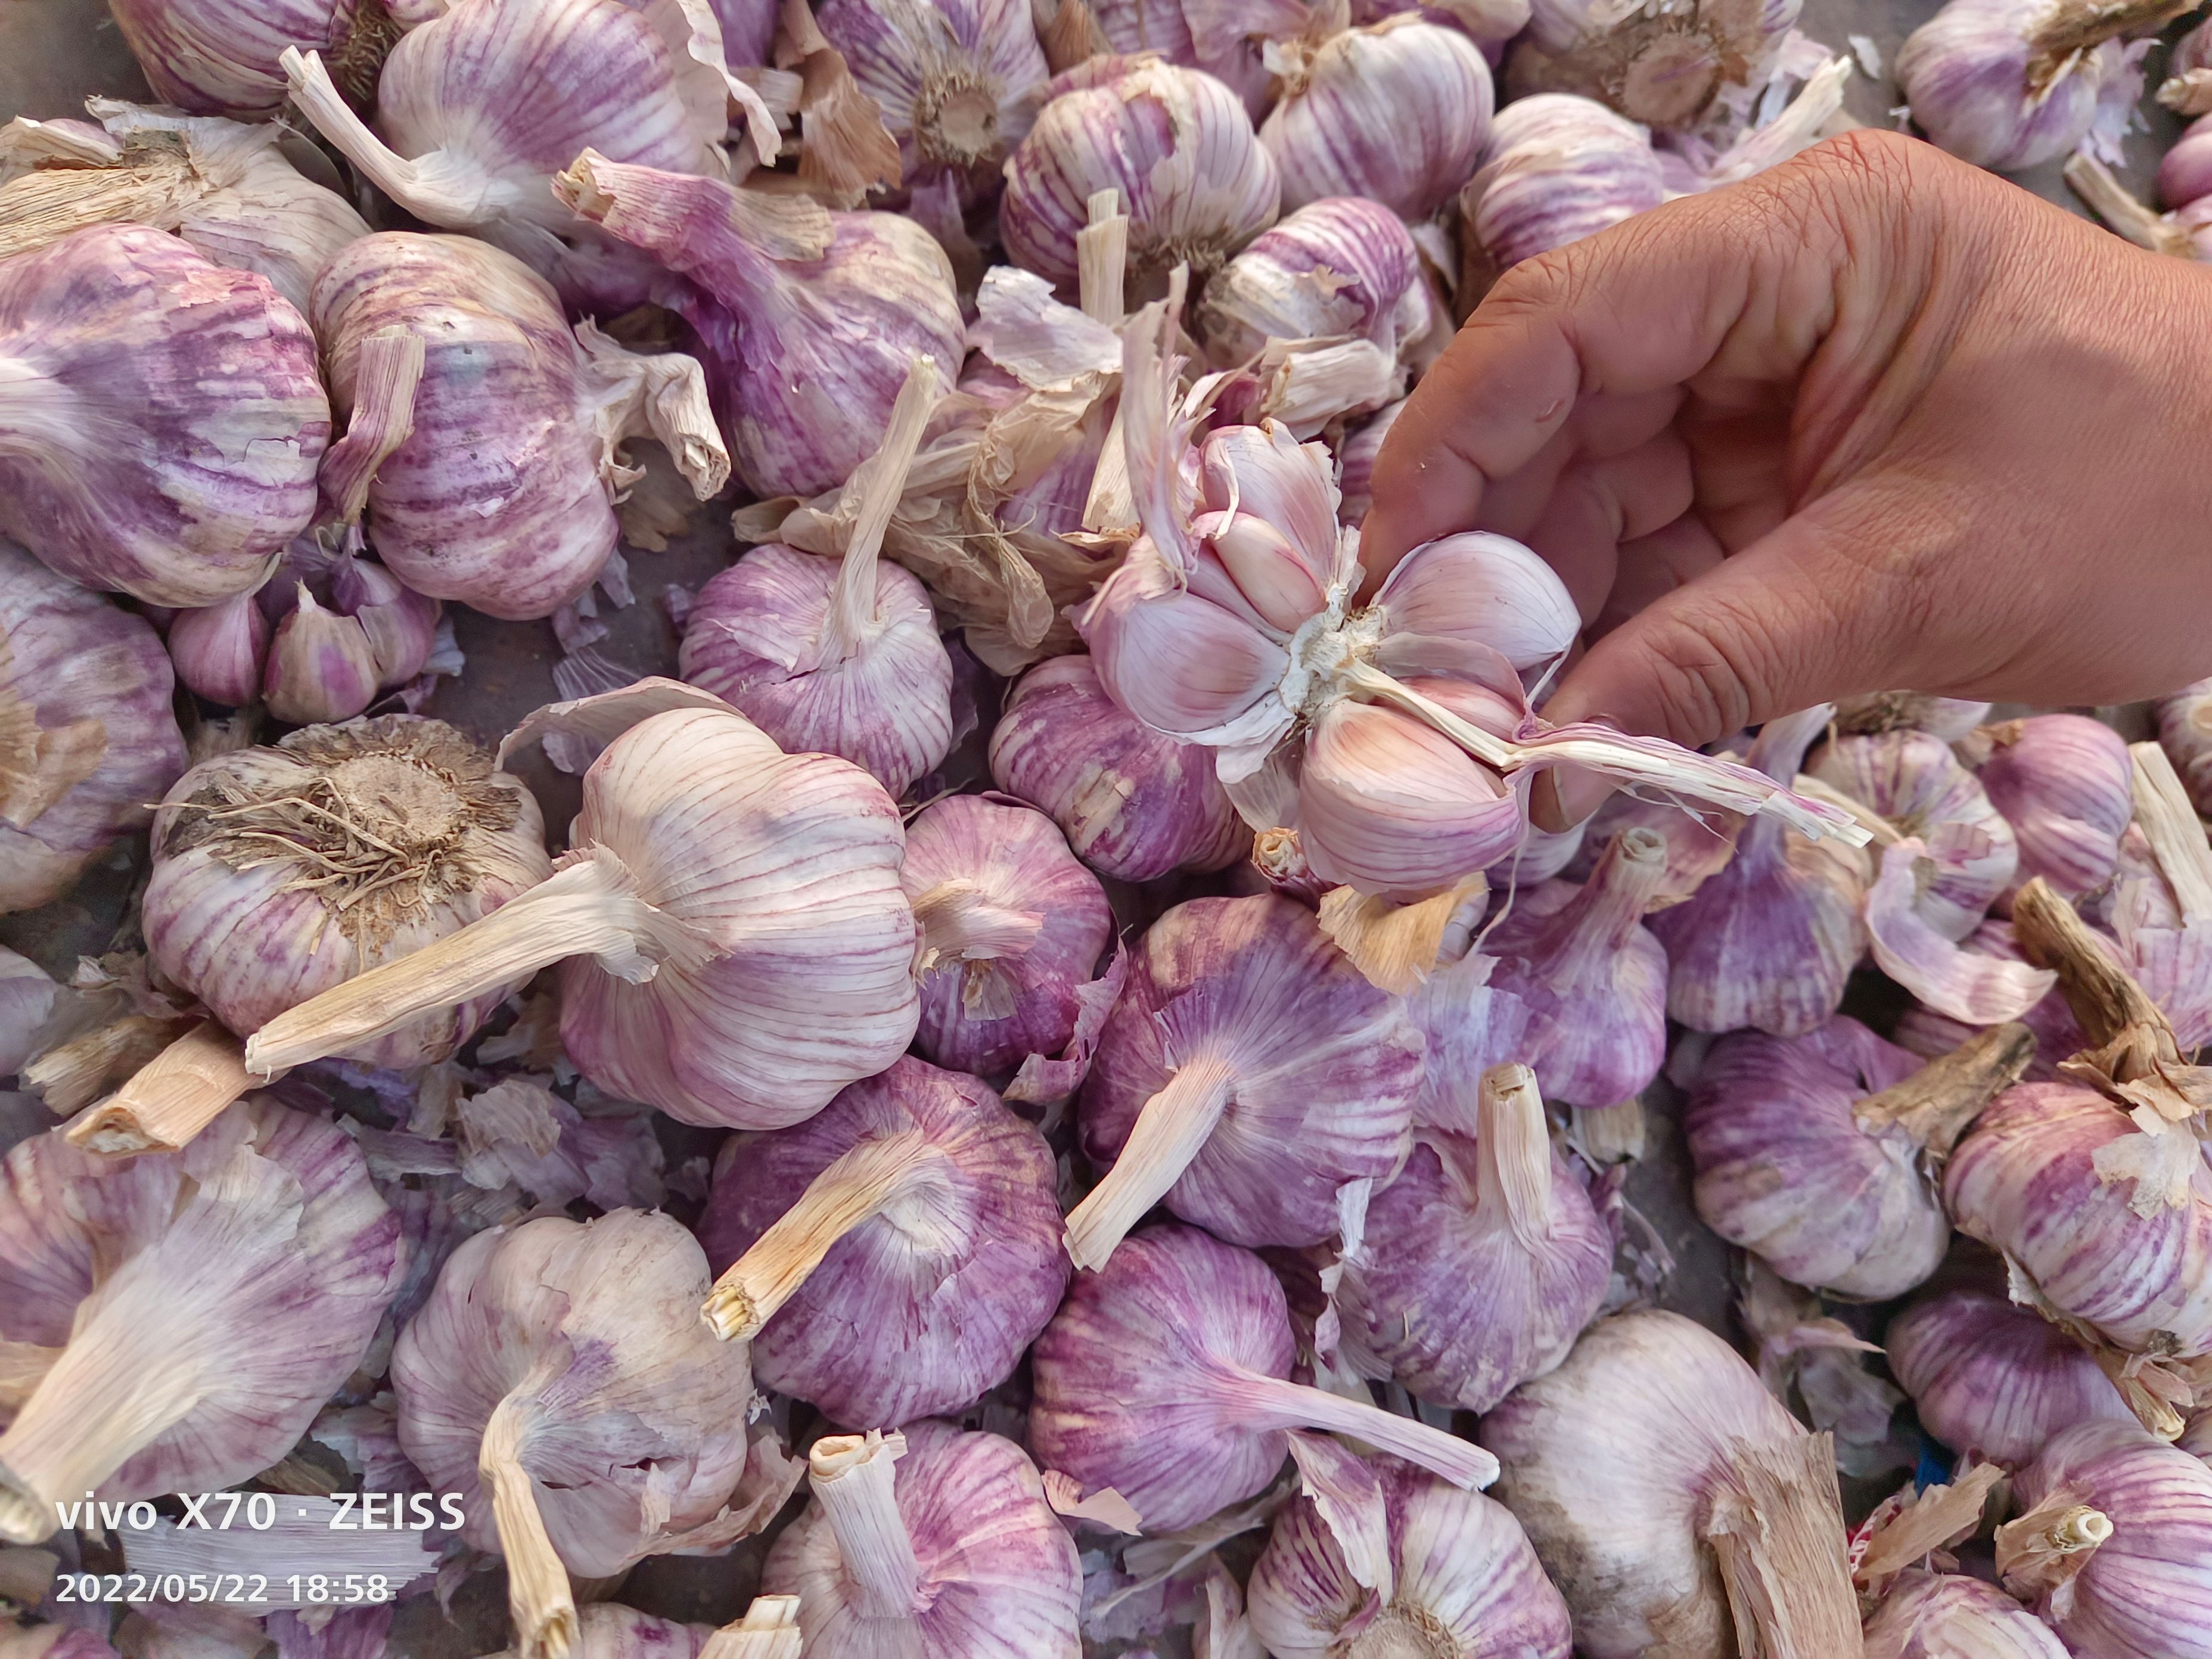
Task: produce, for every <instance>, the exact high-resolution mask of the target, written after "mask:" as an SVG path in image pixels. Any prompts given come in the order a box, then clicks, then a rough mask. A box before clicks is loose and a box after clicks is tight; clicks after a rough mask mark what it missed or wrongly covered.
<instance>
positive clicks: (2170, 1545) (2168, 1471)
mask: <svg viewBox="0 0 2212 1659" xmlns="http://www.w3.org/2000/svg"><path fill="white" fill-rule="evenodd" d="M2013 1502H2014V1505H2015V1508H2016V1509H2017V1510H2019V1511H2020V1513H2019V1514H2018V1515H2017V1516H2016V1517H2015V1519H2014V1520H2012V1521H2010V1522H2007V1523H2006V1524H2005V1525H2004V1526H2002V1527H2000V1528H1997V1571H1998V1572H1999V1574H2001V1575H2002V1577H2003V1579H2004V1583H2005V1588H2006V1589H2009V1590H2011V1591H2012V1592H2013V1594H2014V1595H2018V1596H2021V1597H2022V1598H2023V1599H2027V1600H2030V1601H2033V1605H2034V1607H2035V1609H2036V1611H2037V1612H2039V1613H2041V1614H2042V1615H2043V1618H2044V1620H2045V1623H2047V1624H2048V1625H2050V1626H2051V1628H2052V1629H2054V1630H2056V1631H2057V1632H2058V1634H2059V1636H2060V1637H2061V1638H2063V1640H2064V1642H2065V1644H2066V1649H2067V1651H2068V1652H2069V1653H2072V1654H2074V1655H2075V1656H2078V1659H2205V1656H2207V1655H2212V1612H2208V1611H2207V1608H2206V1605H2205V1599H2204V1594H2203V1572H2204V1564H2205V1562H2206V1560H2207V1559H2212V1469H2208V1468H2205V1466H2204V1465H2203V1463H2201V1462H2198V1461H2197V1459H2196V1458H2194V1457H2191V1455H2189V1454H2188V1453H2187V1452H2185V1451H2182V1450H2179V1449H2177V1448H2175V1447H2172V1446H2169V1445H2166V1444H2163V1443H2160V1441H2158V1440H2157V1439H2155V1438H2154V1437H2152V1436H2150V1435H2148V1434H2146V1433H2144V1432H2143V1431H2142V1429H2141V1428H2140V1427H2138V1426H2136V1425H2134V1424H2131V1423H2082V1424H2079V1425H2075V1427H2073V1428H2070V1429H2068V1430H2066V1431H2063V1432H2062V1433H2061V1434H2059V1435H2058V1436H2057V1437H2056V1438H2054V1439H2053V1440H2052V1441H2051V1443H2050V1444H2049V1445H2047V1446H2045V1448H2044V1449H2043V1455H2041V1456H2039V1457H2038V1458H2037V1459H2036V1460H2035V1462H2033V1463H2031V1464H2029V1465H2028V1466H2027V1468H2024V1469H2022V1470H2021V1472H2020V1473H2019V1474H2017V1475H2015V1477H2014V1480H2013Z"/></svg>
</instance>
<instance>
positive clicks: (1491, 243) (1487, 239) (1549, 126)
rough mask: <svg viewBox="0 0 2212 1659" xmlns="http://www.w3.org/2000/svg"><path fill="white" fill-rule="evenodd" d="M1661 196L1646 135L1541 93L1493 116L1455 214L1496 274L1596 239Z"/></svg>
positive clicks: (1581, 102)
mask: <svg viewBox="0 0 2212 1659" xmlns="http://www.w3.org/2000/svg"><path fill="white" fill-rule="evenodd" d="M1667 195H1668V191H1667V185H1666V182H1665V180H1664V179H1663V178H1662V175H1661V173H1660V168H1659V157H1658V155H1657V154H1656V152H1655V151H1654V150H1653V149H1652V148H1651V135H1650V132H1649V131H1646V130H1645V129H1644V128H1643V127H1642V126H1639V125H1638V124H1637V123H1635V122H1633V121H1632V120H1630V119H1628V118H1627V117H1626V116H1623V115H1616V114H1615V113H1614V112H1613V111H1611V110H1609V109H1607V107H1606V106H1604V105H1602V104H1601V103H1597V102H1595V101H1594V100H1591V99H1588V98H1581V97H1577V96H1576V95H1575V94H1572V93H1567V92H1546V93H1538V94H1534V95H1533V96H1531V97H1527V98H1516V99H1515V100H1513V101H1512V102H1510V103H1509V104H1507V105H1506V106H1505V107H1504V108H1503V109H1501V110H1499V111H1498V115H1497V118H1496V119H1495V120H1493V121H1492V123H1491V127H1490V141H1489V146H1488V148H1487V149H1486V151H1485V152H1484V155H1483V162H1482V169H1481V171H1480V172H1479V173H1476V174H1475V175H1474V179H1472V180H1471V181H1470V182H1469V183H1468V186H1467V189H1466V191H1465V192H1464V193H1463V194H1462V196H1461V197H1460V204H1461V206H1460V210H1461V213H1462V216H1463V218H1464V222H1465V224H1466V228H1467V229H1468V232H1469V233H1470V234H1472V235H1473V236H1474V240H1476V241H1477V242H1478V243H1480V245H1481V246H1482V248H1483V250H1484V251H1485V252H1486V253H1488V254H1489V256H1490V258H1491V260H1492V263H1493V264H1496V265H1497V267H1498V270H1505V269H1507V268H1508V267H1509V266H1512V265H1516V264H1520V263H1521V261H1522V260H1523V259H1528V258H1534V257H1535V256H1536V255H1537V254H1539V253H1548V252H1551V250H1552V249H1553V248H1555V247H1565V246H1566V245H1567V244H1568V243H1569V242H1578V241H1580V240H1582V239H1583V237H1585V236H1595V234H1597V233H1598V232H1599V231H1601V230H1604V229H1607V228H1609V227H1611V226H1613V225H1617V224H1619V223H1620V222H1621V221H1622V220H1624V219H1632V218H1633V217H1635V216H1636V215H1638V214H1639V213H1642V212H1644V211H1645V210H1647V209H1650V208H1655V207H1657V206H1658V205H1659V204H1660V203H1662V202H1663V201H1665V200H1666V199H1667Z"/></svg>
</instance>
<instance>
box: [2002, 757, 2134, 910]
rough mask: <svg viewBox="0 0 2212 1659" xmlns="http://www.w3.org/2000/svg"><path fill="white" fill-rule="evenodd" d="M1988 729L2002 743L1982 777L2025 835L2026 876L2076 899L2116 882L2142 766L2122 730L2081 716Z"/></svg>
mask: <svg viewBox="0 0 2212 1659" xmlns="http://www.w3.org/2000/svg"><path fill="white" fill-rule="evenodd" d="M1983 732H1984V734H1985V735H1986V736H1987V737H1988V738H1990V741H1991V742H1992V743H1993V744H1994V745H1995V746H1994V747H1993V748H1992V750H1990V757H1989V758H1988V759H1987V760H1984V762H1983V763H1981V765H1980V766H1979V767H1978V768H1977V769H1976V770H1975V775H1976V776H1977V777H1978V778H1979V779H1980V780H1981V783H1982V787H1983V788H1984V790H1986V791H1987V792H1988V793H1989V798H1990V802H1991V804H1992V805H1995V806H1996V809H1997V811H2000V812H2002V813H2003V814H2004V815H2005V817H2006V818H2007V820H2008V821H2009V822H2010V823H2011V824H2012V827H2013V829H2014V832H2015V834H2016V835H2017V836H2018V837H2019V841H2020V879H2021V881H2027V879H2028V878H2031V877H2034V876H2041V877H2042V878H2044V879H2045V881H2047V882H2049V883H2050V884H2051V886H2052V887H2053V888H2055V889H2056V890H2057V891H2058V892H2059V893H2060V894H2062V895H2063V896H2065V897H2067V898H2069V899H2079V898H2081V897H2083V896H2086V895H2087V894H2089V893H2093V892H2094V891H2096V890H2098V889H2100V888H2101V887H2103V886H2104V885H2105V884H2106V883H2107V882H2109V881H2111V880H2112V872H2113V871H2114V870H2115V869H2117V868H2118V865H2119V858H2120V837H2121V836H2123V835H2124V834H2125V833H2126V831H2127V827H2128V824H2129V823H2130V821H2131V820H2132V819H2133V817H2134V816H2135V804H2134V801H2133V799H2132V798H2131V796H2130V793H2129V788H2130V779H2131V778H2132V777H2133V775H2134V770H2135V769H2134V765H2133V763H2131V762H2130V760H2129V758H2128V746H2127V744H2126V743H2125V742H2124V740H2123V739H2122V738H2121V737H2120V734H2119V733H2118V732H2115V731H2113V730H2112V727H2111V726H2106V724H2105V723H2104V722H2103V721H2101V720H2090V719H2088V718H2087V717H2086V716H2084V715H2081V714H2036V715H2033V716H2031V717H2029V718H2028V719H2027V720H2007V721H2006V722H2004V723H2003V724H2002V726H1984V728H1983Z"/></svg>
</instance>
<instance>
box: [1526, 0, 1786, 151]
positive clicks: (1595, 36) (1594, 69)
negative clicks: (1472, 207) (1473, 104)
mask: <svg viewBox="0 0 2212 1659" xmlns="http://www.w3.org/2000/svg"><path fill="white" fill-rule="evenodd" d="M1798 11H1799V4H1798V0H1767V3H1765V4H1759V5H1751V6H1727V5H1717V4H1712V3H1710V0H1707V3H1700V4H1697V5H1692V6H1684V7H1679V8H1670V9H1667V10H1663V11H1657V12H1627V13H1624V12H1622V11H1621V10H1620V9H1618V8H1615V7H1610V6H1606V5H1601V4H1597V3H1594V0H1536V3H1535V4H1534V7H1533V8H1532V9H1531V11H1530V15H1529V19H1528V32H1527V33H1526V34H1524V35H1523V36H1522V39H1521V40H1520V41H1519V43H1518V44H1517V46H1516V48H1515V50H1514V52H1513V56H1512V58H1511V60H1510V62H1509V63H1508V64H1507V65H1506V70H1507V76H1506V88H1507V91H1508V93H1509V94H1510V95H1511V96H1512V97H1514V98H1516V99H1518V98H1520V97H1523V96H1526V95H1527V94H1531V93H1549V92H1560V93H1579V94H1583V95H1584V96H1586V97H1591V98H1602V99H1603V100H1605V101H1606V102H1607V104H1608V105H1610V106H1612V107H1613V108H1614V109H1617V110H1619V111H1620V112H1621V113H1622V114H1623V115H1626V116H1627V117H1629V118H1631V119H1632V120H1637V121H1641V122H1644V124H1645V125H1649V126H1653V127H1667V128H1674V127H1686V126H1689V125H1692V123H1693V122H1695V120H1696V119H1697V118H1698V117H1699V115H1700V114H1701V113H1703V112H1704V111H1705V109H1706V108H1707V107H1708V106H1710V105H1711V103H1712V102H1713V101H1714V99H1715V95H1716V94H1717V93H1718V92H1719V91H1720V89H1721V88H1723V86H1727V85H1737V86H1749V87H1755V86H1759V85H1760V84H1761V83H1762V82H1764V81H1765V76H1766V73H1767V65H1768V64H1769V63H1770V61H1771V58H1772V55H1773V52H1774V49H1775V48H1776V47H1777V46H1779V45H1780V43H1781V41H1782V40H1783V38H1784V36H1785V35H1787V34H1788V33H1789V32H1790V29H1791V28H1793V27H1795V26H1796V21H1797V15H1798Z"/></svg>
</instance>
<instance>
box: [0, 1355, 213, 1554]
mask: <svg viewBox="0 0 2212 1659" xmlns="http://www.w3.org/2000/svg"><path fill="white" fill-rule="evenodd" d="M83 1346H84V1347H85V1349H86V1352H85V1353H84V1354H82V1355H81V1356H79V1357H78V1358H76V1360H74V1361H72V1360H71V1359H70V1352H71V1350H70V1349H68V1348H64V1349H63V1350H62V1351H61V1352H58V1353H57V1354H55V1355H54V1358H53V1359H52V1363H51V1364H49V1365H48V1367H47V1369H46V1375H45V1376H42V1377H40V1379H39V1381H38V1383H37V1385H36V1386H34V1387H33V1389H32V1390H31V1394H30V1397H29V1398H28V1399H27V1400H26V1401H24V1402H23V1404H22V1407H21V1409H20V1410H19V1411H18V1412H17V1413H15V1421H14V1422H12V1423H10V1424H9V1425H8V1431H7V1432H6V1433H5V1434H4V1435H0V1539H5V1540H7V1541H9V1543H12V1544H39V1543H43V1542H45V1541H46V1540H47V1539H49V1538H51V1537H52V1536H53V1534H54V1533H55V1531H56V1529H57V1528H58V1527H59V1526H60V1524H61V1520H60V1517H59V1516H58V1515H56V1514H55V1513H54V1507H53V1506H54V1503H55V1500H57V1499H62V1500H64V1501H66V1500H69V1499H72V1498H79V1497H82V1495H83V1494H85V1493H86V1492H92V1491H94V1490H96V1489H97V1488H98V1487H99V1486H100V1482H101V1481H103V1480H106V1479H107V1478H108V1477H109V1476H110V1475H112V1474H114V1473H115V1472H116V1470H118V1469H119V1468H122V1467H123V1465H124V1464H125V1463H126V1462H129V1461H130V1459H131V1457H132V1456H133V1455H136V1454H137V1453H138V1452H139V1451H142V1450H143V1449H145V1448H146V1447H147V1446H149V1445H150V1444H152V1443H153V1442H154V1441H155V1439H157V1438H158V1437H160V1436H161V1435H162V1434H163V1433H165V1432H166V1431H167V1430H169V1429H170V1428H173V1426H175V1425H176V1424H177V1423H178V1422H179V1420H181V1419H183V1418H184V1416H185V1414H186V1413H189V1412H190V1411H191V1409H192V1407H195V1406H197V1404H198V1403H199V1398H200V1396H199V1390H198V1389H197V1388H196V1387H194V1386H193V1385H192V1383H191V1379H190V1377H189V1376H188V1375H178V1376H171V1377H167V1378H161V1379H159V1380H156V1379H155V1378H154V1377H149V1376H148V1369H149V1364H152V1365H154V1366H158V1365H159V1364H160V1361H159V1359H158V1358H155V1357H154V1356H149V1355H148V1354H146V1353H143V1352H138V1351H137V1350H135V1349H134V1350H130V1351H123V1350H118V1349H116V1348H114V1346H113V1345H106V1346H102V1345H100V1343H99V1342H98V1340H97V1339H94V1340H90V1341H87V1342H85V1343H84V1344H83ZM95 1349H97V1350H98V1351H97V1352H94V1350H95ZM26 1358H27V1357H26Z"/></svg>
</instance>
